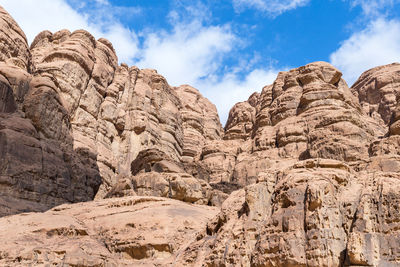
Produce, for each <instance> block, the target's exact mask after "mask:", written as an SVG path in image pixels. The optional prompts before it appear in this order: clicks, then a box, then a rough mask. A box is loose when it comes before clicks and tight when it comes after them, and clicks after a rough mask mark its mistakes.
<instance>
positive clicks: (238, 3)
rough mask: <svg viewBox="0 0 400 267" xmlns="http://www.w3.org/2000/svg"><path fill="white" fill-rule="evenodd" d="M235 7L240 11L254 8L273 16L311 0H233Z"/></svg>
mask: <svg viewBox="0 0 400 267" xmlns="http://www.w3.org/2000/svg"><path fill="white" fill-rule="evenodd" d="M232 1H233V5H234V7H235V9H236V10H237V11H238V12H240V11H242V10H244V9H246V8H254V9H257V10H259V11H261V12H265V13H268V14H269V15H271V16H277V15H280V14H282V13H284V12H286V11H288V10H291V9H295V8H298V7H301V6H305V5H306V4H308V2H310V0H232Z"/></svg>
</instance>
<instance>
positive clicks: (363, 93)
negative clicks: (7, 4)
mask: <svg viewBox="0 0 400 267" xmlns="http://www.w3.org/2000/svg"><path fill="white" fill-rule="evenodd" d="M0 17H1V19H0V23H1V25H0V41H1V42H0V47H1V49H0V51H1V52H0V158H1V162H0V215H1V216H5V217H3V218H0V236H2V240H6V242H4V243H3V245H2V246H0V264H1V265H4V266H8V265H21V266H25V265H32V264H33V265H46V264H65V265H70V266H121V265H127V266H129V265H148V266H399V265H400V250H399V248H400V232H399V231H400V213H399V207H398V204H397V203H398V202H399V200H400V193H399V192H400V183H399V181H400V122H399V121H400V100H399V99H400V64H398V63H394V64H391V65H386V66H381V67H377V68H374V69H371V70H368V71H366V72H365V73H363V74H362V75H361V76H360V78H359V79H358V80H357V81H356V83H355V84H354V85H353V86H352V87H351V88H349V87H348V85H347V84H346V82H345V81H344V80H343V79H342V78H341V76H342V73H341V72H340V71H339V70H337V69H336V68H335V67H333V66H332V65H330V64H328V63H325V62H314V63H310V64H308V65H306V66H302V67H299V68H296V69H293V70H290V71H287V72H281V73H279V75H278V77H277V79H276V80H275V82H274V83H273V84H272V85H267V86H265V87H264V88H263V89H262V91H261V93H254V94H252V95H251V96H250V97H249V99H248V100H247V101H244V102H241V103H238V104H236V105H235V106H234V107H233V108H232V109H231V111H230V113H229V118H228V121H227V123H226V125H225V128H224V129H223V128H222V126H221V124H220V122H219V118H218V113H217V110H216V108H215V106H214V105H213V104H212V103H211V102H210V101H209V100H207V99H206V98H204V97H203V96H202V95H201V94H200V93H199V91H198V90H196V89H195V88H192V87H191V86H189V85H182V86H179V87H171V86H170V85H169V84H168V83H167V81H166V80H165V78H164V77H162V76H161V75H159V74H158V73H157V72H156V71H155V70H148V69H145V70H140V69H138V68H137V67H129V66H127V65H125V64H121V65H118V59H117V56H116V54H115V51H114V49H113V47H112V44H111V43H110V42H108V41H107V40H105V39H99V40H95V39H94V38H93V36H92V35H91V34H90V33H88V32H86V31H83V30H79V31H75V32H73V33H71V32H69V31H67V30H62V31H59V32H56V33H51V32H49V31H44V32H42V33H40V34H39V35H38V36H37V37H36V38H35V40H34V41H33V42H32V44H31V46H30V47H28V44H27V41H26V38H25V35H24V33H23V32H22V30H21V29H20V28H19V27H18V25H17V23H16V22H15V21H14V20H13V19H12V18H11V17H10V16H9V15H8V13H7V12H6V11H4V10H3V9H1V10H0ZM168 198H172V199H174V200H171V199H168ZM93 199H95V200H94V201H91V200H93ZM84 201H90V202H85V203H77V204H64V205H61V206H59V205H60V204H63V203H76V202H84ZM210 206H211V207H210ZM49 209H50V210H49ZM23 212H43V213H23ZM12 214H17V215H12ZM11 225H13V228H12V229H13V230H12V231H11ZM10 231H11V232H10Z"/></svg>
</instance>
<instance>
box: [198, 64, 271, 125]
mask: <svg viewBox="0 0 400 267" xmlns="http://www.w3.org/2000/svg"><path fill="white" fill-rule="evenodd" d="M277 75H278V71H277V70H275V69H273V68H271V69H254V70H253V71H251V72H250V73H249V74H248V75H246V76H245V78H244V79H242V78H241V77H240V76H239V75H238V73H227V74H225V75H224V76H223V77H222V78H220V79H218V80H214V79H210V80H199V81H197V82H196V83H195V84H194V86H195V87H197V88H198V89H199V90H200V91H201V92H202V93H203V95H204V96H205V97H207V98H208V99H210V100H211V102H212V103H214V104H215V105H216V106H217V109H218V113H219V116H220V119H221V123H222V124H223V125H225V123H226V121H227V119H228V115H229V110H230V109H231V108H232V106H233V105H234V104H236V103H237V102H241V101H245V100H247V99H248V98H249V96H250V95H251V94H252V93H254V92H260V91H261V89H262V88H263V87H264V86H265V85H269V84H272V83H273V82H274V80H275V79H276V76H277Z"/></svg>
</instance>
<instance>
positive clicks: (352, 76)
mask: <svg viewBox="0 0 400 267" xmlns="http://www.w3.org/2000/svg"><path fill="white" fill-rule="evenodd" d="M330 61H331V63H332V64H333V65H335V66H336V67H337V68H339V69H340V70H342V71H343V76H344V78H345V79H346V81H347V82H348V83H349V85H351V84H353V83H354V82H355V81H356V79H357V78H358V77H359V76H360V75H361V73H362V72H364V71H366V70H368V69H370V68H373V67H376V66H379V65H384V64H389V63H393V62H399V61H400V21H398V20H388V19H385V18H379V19H376V20H374V21H372V22H371V23H370V24H369V25H368V26H367V27H366V28H365V29H363V30H361V31H358V32H354V33H353V34H352V35H351V36H350V37H349V38H348V39H347V40H345V41H344V42H342V44H341V46H340V47H339V49H337V50H336V51H335V52H334V53H332V54H331V56H330Z"/></svg>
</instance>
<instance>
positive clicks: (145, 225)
mask: <svg viewBox="0 0 400 267" xmlns="http://www.w3.org/2000/svg"><path fill="white" fill-rule="evenodd" d="M217 212H218V211H217V208H215V207H207V206H204V205H201V206H200V205H189V204H186V203H184V202H181V201H177V200H168V199H165V198H154V197H125V198H118V199H107V200H99V201H94V202H89V203H79V204H73V205H68V204H64V205H61V206H58V207H56V208H54V209H52V210H49V211H47V212H45V213H23V214H19V215H14V216H8V217H3V218H0V236H1V239H2V240H3V242H2V245H1V247H0V255H1V258H0V265H1V266H50V265H62V266H167V265H173V263H174V261H175V258H176V255H178V254H179V253H180V252H181V251H182V250H183V249H184V248H185V247H186V245H187V243H188V240H191V239H193V238H195V237H196V235H197V233H198V232H199V231H201V229H202V228H204V227H205V225H206V223H207V221H208V220H209V219H211V218H212V217H213V216H215V215H216V214H217ZM10 220H11V221H13V225H14V226H13V227H12V229H10V228H9V221H10ZM33 222H34V223H33Z"/></svg>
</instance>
